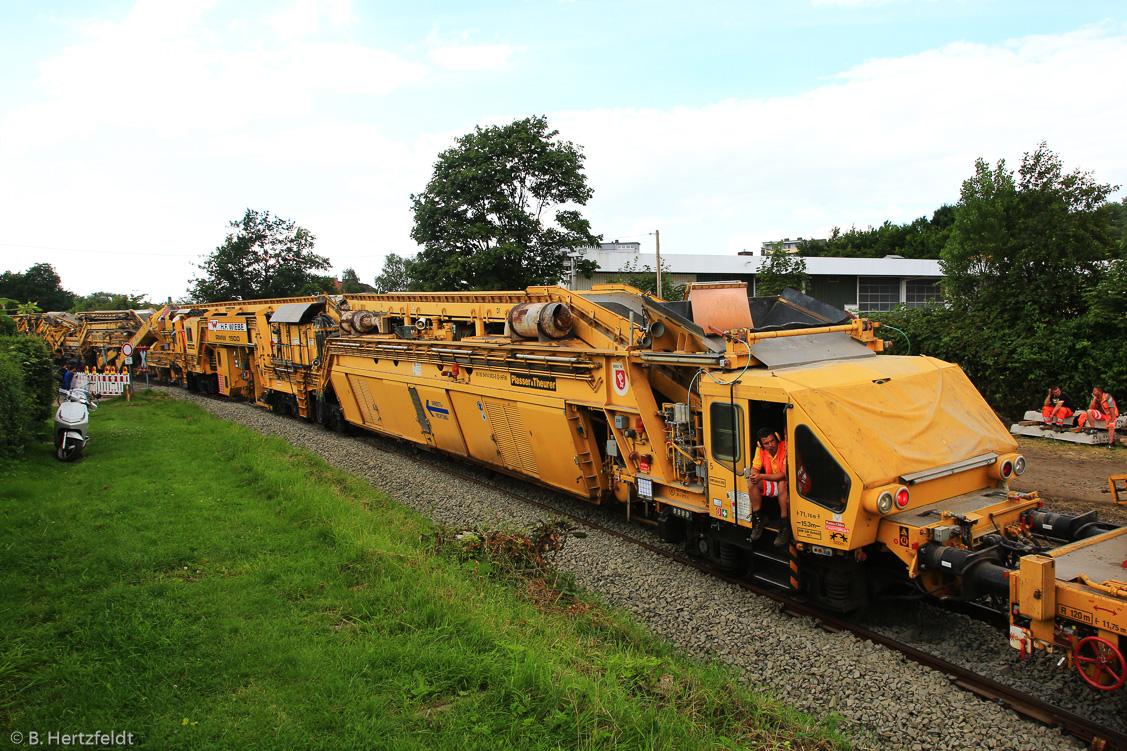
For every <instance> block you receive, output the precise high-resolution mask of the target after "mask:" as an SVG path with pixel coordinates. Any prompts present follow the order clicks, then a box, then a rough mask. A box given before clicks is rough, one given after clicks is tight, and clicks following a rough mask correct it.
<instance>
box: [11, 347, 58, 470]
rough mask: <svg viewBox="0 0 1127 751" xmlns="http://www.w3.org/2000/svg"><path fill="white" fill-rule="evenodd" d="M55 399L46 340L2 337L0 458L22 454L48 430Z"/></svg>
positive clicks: (53, 381) (53, 380)
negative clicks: (48, 420)
mask: <svg viewBox="0 0 1127 751" xmlns="http://www.w3.org/2000/svg"><path fill="white" fill-rule="evenodd" d="M54 398H55V379H54V375H53V372H52V365H51V357H50V353H49V352H48V351H47V346H46V345H45V344H44V343H43V341H42V340H41V339H39V338H37V337H33V336H27V335H23V334H15V335H12V336H0V459H7V458H11V457H14V456H18V455H20V454H22V453H23V451H24V450H25V449H26V448H27V446H28V445H29V444H30V443H31V442H32V441H33V440H35V439H36V438H37V437H40V436H42V435H44V434H45V433H46V430H47V418H48V417H50V416H51V407H52V403H53V402H54Z"/></svg>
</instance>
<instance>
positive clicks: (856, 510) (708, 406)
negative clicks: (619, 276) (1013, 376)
mask: <svg viewBox="0 0 1127 751" xmlns="http://www.w3.org/2000/svg"><path fill="white" fill-rule="evenodd" d="M878 328H879V327H878V326H877V325H875V324H872V323H871V322H869V321H867V320H864V319H858V318H854V317H852V316H850V315H849V314H847V313H845V312H843V311H840V310H836V309H833V308H831V307H829V306H826V305H823V304H821V303H819V302H818V301H816V300H813V299H812V298H809V297H806V296H804V295H801V294H799V293H796V292H793V291H791V290H787V291H785V292H784V293H783V294H782V295H780V296H779V297H770V298H749V297H748V296H747V293H746V288H745V287H744V285H743V284H739V283H711V284H707V283H706V284H701V283H698V284H693V285H691V286H690V288H689V291H688V295H687V299H686V300H685V301H684V302H664V301H662V300H659V299H656V298H654V297H652V296H650V295H647V294H644V293H641V292H639V291H638V290H636V289H633V288H630V287H626V286H622V285H600V286H596V287H595V288H594V289H592V290H589V291H570V290H567V289H563V288H559V287H532V288H529V289H528V290H525V291H521V292H472V293H442V294H439V293H398V294H389V295H342V296H318V297H307V298H294V299H279V300H255V301H240V302H229V303H219V304H208V305H199V306H194V307H190V308H183V307H182V308H175V307H172V306H169V307H166V308H164V309H162V310H161V311H158V312H157V313H156V314H154V315H152V316H149V317H148V318H147V319H146V320H145V321H144V322H143V324H142V325H141V326H140V327H139V328H138V329H137V331H136V332H135V334H134V336H133V338H132V341H131V344H132V346H133V348H134V349H137V350H139V351H142V352H144V353H145V356H146V366H147V368H148V371H149V373H150V374H155V375H156V376H157V377H159V378H162V379H165V380H169V381H173V382H177V383H180V384H183V385H185V386H187V387H188V388H192V389H199V390H203V391H207V392H210V393H216V394H226V395H230V396H237V397H243V398H246V399H248V400H252V401H254V402H257V403H259V404H262V405H265V406H267V407H269V408H271V409H274V410H277V411H281V412H285V413H292V414H293V415H295V416H299V417H302V418H305V419H309V420H315V421H317V422H320V423H321V424H323V425H327V426H329V427H337V428H347V427H349V426H354V427H356V428H362V429H364V430H367V431H372V432H375V433H380V434H383V435H388V436H392V437H394V438H397V439H401V440H404V441H410V442H412V443H414V444H417V445H419V446H425V447H428V448H431V449H433V450H436V451H441V452H444V453H447V454H450V455H453V456H458V457H462V458H464V459H466V460H469V461H473V462H476V463H479V464H483V465H487V466H490V467H493V468H495V469H497V470H499V471H502V472H506V473H508V474H511V475H514V476H518V477H522V478H526V479H528V480H531V481H534V482H537V483H540V484H542V485H546V486H549V487H552V488H555V489H557V490H560V491H563V492H566V493H568V494H571V495H573V496H577V497H579V498H582V499H583V500H585V501H588V502H591V503H603V502H615V503H619V504H623V505H625V508H626V510H627V513H628V514H629V515H630V516H631V517H632V518H637V519H640V520H644V521H648V522H650V523H652V524H654V525H656V527H657V529H658V531H659V533H660V534H661V535H662V537H663V538H664V539H666V540H668V541H671V542H679V541H683V542H684V543H685V544H686V545H687V547H688V549H689V550H690V551H692V552H694V553H695V554H698V555H700V556H703V557H706V558H708V559H710V560H712V561H713V562H714V563H715V564H717V565H719V566H722V567H725V568H727V569H729V570H733V571H736V570H740V571H743V570H748V571H749V572H750V573H751V575H753V576H757V577H759V578H762V579H766V580H770V581H772V582H774V583H775V584H777V585H778V586H780V587H783V588H789V589H793V590H796V591H801V592H802V593H803V594H804V595H806V596H807V597H809V598H811V599H814V600H816V601H818V602H820V603H822V604H823V605H825V606H827V607H830V608H834V609H838V610H852V609H856V608H860V607H862V606H863V605H864V604H865V603H866V602H867V601H868V599H869V598H871V597H873V596H880V595H884V594H890V593H899V594H902V593H903V592H904V590H905V589H907V590H910V591H912V592H914V593H916V594H920V593H922V594H926V595H931V596H936V597H943V598H946V599H965V600H973V601H977V602H980V603H988V604H993V605H994V606H995V607H997V608H998V609H999V610H1001V609H1003V608H1004V609H1005V612H1006V613H1007V614H1008V616H1009V619H1010V623H1011V633H1010V635H1011V642H1012V643H1013V644H1014V645H1015V646H1016V647H1019V648H1021V649H1048V650H1052V651H1055V650H1062V651H1064V652H1065V654H1066V655H1068V656H1069V657H1070V660H1069V664H1073V665H1076V666H1077V667H1078V668H1079V669H1080V674H1081V676H1082V677H1083V678H1084V679H1085V680H1086V681H1087V682H1088V683H1090V684H1091V685H1093V686H1095V687H1097V688H1101V689H1109V690H1110V689H1118V688H1120V687H1122V686H1123V684H1124V678H1125V676H1127V666H1125V663H1124V658H1123V653H1124V651H1125V650H1127V584H1125V583H1124V579H1127V577H1125V576H1124V574H1123V569H1122V565H1123V563H1124V562H1125V561H1127V528H1112V527H1110V526H1108V525H1104V524H1101V523H1099V522H1098V521H1097V520H1096V519H1095V515H1094V513H1092V514H1086V515H1083V516H1076V517H1071V516H1069V517H1066V516H1061V515H1057V514H1049V513H1047V512H1045V511H1044V510H1043V509H1042V508H1041V506H1042V504H1041V501H1040V500H1039V499H1038V498H1037V495H1036V494H1035V493H1033V494H1021V493H1016V492H1011V491H1009V490H1008V481H1009V480H1010V479H1011V478H1012V477H1013V476H1014V475H1018V474H1021V473H1022V472H1023V471H1024V468H1025V460H1024V458H1023V457H1021V456H1020V455H1019V454H1017V453H1016V449H1017V444H1016V442H1015V441H1014V439H1013V437H1012V436H1011V435H1010V434H1009V433H1008V432H1007V431H1006V429H1005V428H1004V427H1003V426H1002V424H1001V423H1000V422H999V421H998V419H997V417H996V416H995V415H994V413H993V412H992V411H991V410H990V408H989V407H988V405H987V404H986V403H985V401H984V400H983V399H982V397H981V396H980V395H979V394H978V392H977V391H976V390H975V388H974V387H973V386H972V385H971V383H970V382H969V380H968V379H967V378H966V376H965V375H964V374H963V372H962V371H961V370H960V369H959V368H958V367H957V366H955V365H952V364H949V363H945V362H942V361H939V360H935V359H933V358H929V357H900V356H893V355H889V354H884V349H885V343H884V342H883V341H882V339H881V338H880V337H879V336H878ZM760 431H764V434H765V437H764V438H763V442H764V443H765V444H766V445H767V447H768V449H769V448H770V447H771V446H772V445H774V444H775V443H778V446H779V448H778V449H777V450H776V454H775V456H774V457H772V458H770V459H769V460H767V461H766V462H763V461H761V462H758V464H759V465H764V464H765V463H766V464H768V465H770V466H759V467H757V466H754V465H756V464H757V462H756V461H755V459H756V448H757V443H758V441H757V435H758V434H759V433H760ZM772 436H773V437H774V441H772ZM768 453H770V452H768ZM780 459H785V468H783V469H782V470H781V471H775V473H774V475H773V476H772V475H771V471H772V470H778V469H779V467H778V465H777V464H775V462H778V461H780ZM760 469H763V470H764V471H765V472H766V474H767V476H768V477H769V478H770V477H774V479H778V480H781V481H782V485H783V487H782V488H778V487H776V486H771V485H767V484H761V483H763V480H762V478H760V476H759V474H758V472H759V470H760ZM771 491H775V492H774V496H775V498H776V499H778V503H776V502H775V501H773V500H772V498H771V497H768V498H766V499H762V496H763V495H765V494H769V493H770V492H771ZM788 499H789V503H787V500H788ZM761 500H762V503H763V507H762V511H761V513H759V514H757V513H756V512H755V507H757V506H758V505H759V503H760V502H761ZM785 507H789V514H787V515H784V511H786V508H785ZM776 543H784V544H782V545H777V544H776Z"/></svg>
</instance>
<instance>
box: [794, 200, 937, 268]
mask: <svg viewBox="0 0 1127 751" xmlns="http://www.w3.org/2000/svg"><path fill="white" fill-rule="evenodd" d="M954 221H955V208H954V207H953V206H949V205H947V204H944V205H943V206H940V207H939V208H938V209H936V210H935V212H934V213H933V214H932V216H931V219H928V218H927V217H926V216H921V217H919V218H918V219H916V220H914V221H912V222H909V223H907V224H893V223H892V222H889V221H885V222H884V223H883V224H882V225H880V226H879V227H868V228H867V229H863V230H859V229H857V228H856V227H851V228H850V229H849V230H848V231H846V232H842V231H841V228H840V227H834V228H833V230H832V231H831V232H830V236H829V239H827V240H802V241H800V242H799V243H798V254H799V255H801V256H807V257H813V256H833V257H837V258H883V257H884V256H888V255H899V256H904V257H905V258H939V257H940V256H941V255H942V253H943V247H944V246H945V245H946V244H947V239H948V237H949V236H950V234H951V226H952V224H954Z"/></svg>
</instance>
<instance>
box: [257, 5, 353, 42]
mask: <svg viewBox="0 0 1127 751" xmlns="http://www.w3.org/2000/svg"><path fill="white" fill-rule="evenodd" d="M322 17H326V18H328V20H329V23H330V24H331V25H332V26H334V27H337V28H343V27H347V26H350V25H351V24H352V22H353V20H354V19H355V16H354V14H353V12H352V2H351V0H294V1H293V2H292V4H291V5H290V7H288V8H285V9H283V10H279V11H276V12H274V13H272V14H271V15H270V16H268V17H267V19H266V23H267V25H269V26H270V27H271V28H273V29H274V31H275V33H276V34H277V35H278V36H279V37H280V38H282V39H295V38H298V37H304V36H309V35H311V34H315V33H317V32H318V31H319V30H320V28H321V24H320V21H321V18H322Z"/></svg>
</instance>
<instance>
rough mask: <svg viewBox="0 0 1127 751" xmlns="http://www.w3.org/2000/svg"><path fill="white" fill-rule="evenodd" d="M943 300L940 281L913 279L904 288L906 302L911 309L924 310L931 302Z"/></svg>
mask: <svg viewBox="0 0 1127 751" xmlns="http://www.w3.org/2000/svg"><path fill="white" fill-rule="evenodd" d="M942 299H943V292H942V291H941V290H940V289H939V280H938V279H912V280H910V281H908V282H907V284H906V285H905V288H904V302H905V303H907V304H908V307H909V308H922V307H923V306H924V305H927V304H928V303H929V302H937V301H941V300H942Z"/></svg>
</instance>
